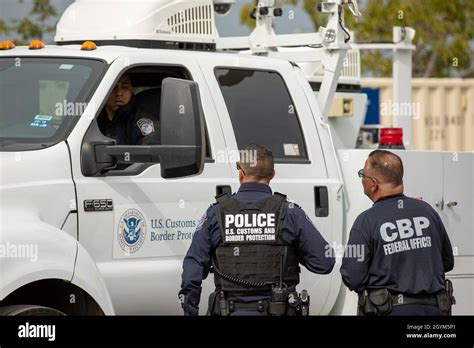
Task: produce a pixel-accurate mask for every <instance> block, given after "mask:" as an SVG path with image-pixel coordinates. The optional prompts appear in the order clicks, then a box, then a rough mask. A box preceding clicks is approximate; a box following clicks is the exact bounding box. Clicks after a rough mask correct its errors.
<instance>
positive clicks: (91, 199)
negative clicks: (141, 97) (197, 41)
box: [71, 50, 235, 315]
mask: <svg viewBox="0 0 474 348" xmlns="http://www.w3.org/2000/svg"><path fill="white" fill-rule="evenodd" d="M153 52H154V50H150V53H148V52H143V51H142V52H140V54H139V55H138V54H136V55H134V54H130V55H127V57H126V58H120V59H118V60H116V61H115V62H114V63H113V64H112V65H111V67H110V69H109V71H108V73H107V75H106V77H105V78H104V81H103V82H102V85H101V88H102V89H101V90H100V91H99V92H98V93H99V95H100V96H101V99H100V100H99V101H97V100H98V99H95V100H96V102H98V104H99V107H98V108H97V109H96V111H95V113H96V116H97V115H98V114H99V113H100V111H101V110H102V108H103V107H104V104H105V100H106V99H107V96H108V94H110V92H111V91H112V89H113V87H114V85H115V83H116V81H117V80H118V79H119V78H120V76H121V75H122V74H123V73H124V72H128V73H129V74H130V75H132V85H133V84H138V85H136V86H135V88H137V87H139V90H136V91H135V92H136V93H137V96H138V94H139V93H140V92H143V90H145V89H149V90H150V91H149V92H150V93H148V94H153V93H154V91H153V90H156V92H157V93H158V96H157V98H156V100H155V101H154V103H156V104H155V105H154V106H155V107H156V106H159V103H160V99H159V85H158V86H150V85H149V82H148V83H147V81H144V80H146V79H159V77H160V76H161V77H162V78H165V77H167V76H170V77H180V76H179V74H180V73H181V74H184V75H183V76H186V77H187V78H189V79H192V80H194V81H196V82H197V83H198V84H199V87H200V98H201V102H202V108H203V112H204V114H205V120H206V126H207V135H208V136H207V137H208V144H209V146H208V149H207V159H206V163H205V168H204V171H203V172H202V174H200V175H198V176H193V177H187V178H178V179H171V180H170V179H167V180H166V179H163V178H162V177H161V175H160V165H159V164H155V165H142V164H136V165H135V164H133V165H131V166H128V167H127V168H124V169H117V170H111V171H106V172H105V173H103V174H102V175H99V176H95V177H86V176H84V175H83V174H82V172H81V164H80V161H79V159H80V156H81V154H80V151H81V142H82V139H78V136H77V139H71V151H72V153H73V155H72V157H73V159H74V161H75V162H74V163H73V172H74V180H75V183H76V189H77V200H78V215H79V242H80V243H81V244H82V245H83V246H84V247H85V248H86V249H87V251H88V252H89V253H90V255H91V256H92V258H93V259H94V260H95V262H96V264H97V266H98V268H99V269H100V271H101V273H102V275H103V277H104V278H105V281H106V284H107V287H108V290H109V292H110V295H111V298H112V301H113V305H114V307H115V310H116V313H117V314H160V315H169V314H182V309H181V306H180V303H179V301H178V291H179V289H180V284H181V272H182V261H183V258H184V255H185V254H186V252H187V250H188V248H189V245H190V243H191V240H192V237H193V233H194V231H195V229H196V226H197V224H198V223H199V220H200V218H201V217H202V216H203V214H204V212H205V211H206V209H207V208H208V207H209V205H210V204H211V203H213V202H214V197H215V196H216V193H218V192H217V191H219V190H220V191H222V190H230V189H232V187H231V185H234V186H235V180H231V176H235V175H234V174H235V173H234V171H232V172H231V170H230V165H229V163H228V162H225V161H217V160H216V158H217V156H218V155H219V151H222V150H223V149H225V148H226V140H225V139H224V137H223V135H222V131H221V127H220V122H219V118H218V116H217V113H216V110H215V108H214V104H213V103H212V97H211V95H210V93H209V91H208V89H207V86H206V84H205V83H204V76H203V75H202V73H201V71H200V69H199V68H198V66H197V63H196V62H195V60H194V58H193V56H192V55H191V54H189V52H188V53H186V54H183V53H180V52H167V53H166V54H164V53H161V54H156V52H155V53H153ZM140 72H142V73H141V74H140ZM160 74H161V75H160ZM134 81H135V82H134ZM147 84H148V85H147ZM155 84H156V83H155ZM140 90H142V91H140ZM100 93H102V94H100ZM151 106H152V107H151V108H150V109H153V105H151ZM157 109H158V110H159V108H157ZM81 121H84V120H82V119H81ZM79 128H80V127H79ZM89 130H90V129H89ZM229 187H230V188H229ZM132 229H140V233H139V236H140V237H139V240H138V242H137V243H136V244H135V246H134V247H133V249H132V250H129V249H128V248H125V249H124V246H126V245H127V243H128V241H127V238H126V234H127V233H128V232H129V231H130V230H132ZM126 250H129V251H128V252H127V251H126ZM206 284H208V287H207V288H206V287H205V288H204V289H203V294H208V293H209V292H210V291H211V288H212V283H211V282H210V281H208V282H207V283H206ZM206 297H207V296H206V295H203V299H202V306H201V310H202V312H204V311H205V310H206V305H207V298H206Z"/></svg>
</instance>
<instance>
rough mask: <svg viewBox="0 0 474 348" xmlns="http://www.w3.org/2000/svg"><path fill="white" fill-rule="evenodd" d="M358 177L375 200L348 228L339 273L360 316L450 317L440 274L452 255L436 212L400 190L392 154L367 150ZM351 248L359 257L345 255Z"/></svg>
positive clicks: (399, 169) (448, 289) (399, 166)
mask: <svg viewBox="0 0 474 348" xmlns="http://www.w3.org/2000/svg"><path fill="white" fill-rule="evenodd" d="M358 175H359V177H360V178H361V179H362V186H363V187H364V193H365V194H366V195H367V196H368V197H369V198H370V199H371V200H372V201H373V202H374V204H373V206H372V207H371V208H370V209H368V210H366V211H365V212H363V213H362V214H360V215H359V216H358V217H357V219H356V221H355V222H354V225H353V226H352V229H351V232H350V237H349V242H348V247H347V248H346V253H345V255H344V258H343V261H342V267H341V275H342V279H343V281H344V283H345V284H346V286H347V287H348V288H349V289H350V290H354V291H356V292H357V293H358V294H359V308H358V313H359V315H450V314H451V306H452V304H454V303H455V301H454V297H453V290H452V284H451V282H450V281H449V280H445V272H449V271H450V270H452V269H453V267H454V256H453V250H452V247H451V243H450V241H449V237H448V234H447V232H446V230H445V228H444V225H443V223H442V221H441V218H440V217H439V215H438V213H437V212H436V211H435V210H434V209H433V208H432V207H431V206H430V205H429V204H428V203H426V202H423V201H421V200H418V199H413V198H409V197H406V196H405V195H404V194H403V180H402V179H403V163H402V160H401V159H400V157H399V156H397V155H396V154H394V153H391V152H389V151H384V150H375V151H373V152H371V153H370V155H369V157H368V159H367V160H366V162H365V165H364V168H363V169H361V170H360V171H359V172H358ZM353 246H359V247H362V250H363V258H361V257H360V255H358V256H357V257H354V255H350V253H348V252H349V251H350V250H356V249H357V248H353Z"/></svg>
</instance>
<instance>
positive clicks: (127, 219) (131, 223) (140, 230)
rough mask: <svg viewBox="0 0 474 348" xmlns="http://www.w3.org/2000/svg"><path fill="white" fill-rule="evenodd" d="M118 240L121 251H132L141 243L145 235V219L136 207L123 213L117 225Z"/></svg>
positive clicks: (138, 247)
mask: <svg viewBox="0 0 474 348" xmlns="http://www.w3.org/2000/svg"><path fill="white" fill-rule="evenodd" d="M117 237H118V242H119V244H120V247H121V248H122V250H123V251H125V252H127V253H134V252H136V251H137V250H138V249H140V247H141V246H142V245H143V242H145V237H146V221H145V217H144V216H143V214H142V213H141V212H140V211H139V210H138V209H128V210H127V211H126V212H125V213H123V215H122V217H121V218H120V221H119V226H118V234H117Z"/></svg>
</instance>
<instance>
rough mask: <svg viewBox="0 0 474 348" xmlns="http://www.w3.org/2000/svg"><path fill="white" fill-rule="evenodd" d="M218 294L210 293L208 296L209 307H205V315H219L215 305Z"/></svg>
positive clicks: (217, 307)
mask: <svg viewBox="0 0 474 348" xmlns="http://www.w3.org/2000/svg"><path fill="white" fill-rule="evenodd" d="M218 295H219V293H218V292H216V291H215V292H211V294H210V295H209V305H208V307H207V313H206V315H213V316H214V315H221V314H220V311H219V306H218V305H217V301H218V298H219V296H218Z"/></svg>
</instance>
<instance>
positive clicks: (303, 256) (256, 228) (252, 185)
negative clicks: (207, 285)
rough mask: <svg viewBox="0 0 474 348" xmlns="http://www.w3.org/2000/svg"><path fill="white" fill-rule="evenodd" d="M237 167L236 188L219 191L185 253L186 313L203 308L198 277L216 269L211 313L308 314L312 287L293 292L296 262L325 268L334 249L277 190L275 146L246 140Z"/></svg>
mask: <svg viewBox="0 0 474 348" xmlns="http://www.w3.org/2000/svg"><path fill="white" fill-rule="evenodd" d="M252 158H253V160H251V159H252ZM237 168H238V170H239V181H240V183H241V186H240V188H239V191H238V192H237V193H236V194H234V195H232V196H228V195H221V196H218V197H216V199H217V202H216V203H215V204H213V205H211V206H210V207H209V209H208V210H207V211H206V213H205V215H204V216H203V218H202V219H201V221H200V223H199V224H198V226H197V228H196V232H195V234H194V237H193V241H192V244H191V246H190V248H189V250H188V252H187V254H186V257H185V259H184V262H183V273H182V283H181V291H180V292H179V299H180V301H181V304H182V307H183V310H184V313H185V315H198V310H199V301H200V296H201V283H202V280H203V279H205V278H206V277H207V275H208V273H209V272H210V271H211V272H213V273H214V282H215V286H216V290H215V292H214V293H212V294H211V295H210V297H209V309H208V314H210V315H307V314H308V309H309V296H308V293H307V292H306V291H305V290H303V291H302V292H301V293H300V294H298V293H296V285H297V284H298V283H299V272H300V268H299V264H300V263H301V264H302V265H304V266H305V267H306V268H307V269H308V270H310V271H311V272H313V273H319V274H328V273H330V272H331V270H332V268H333V267H334V263H335V260H334V257H333V255H334V253H333V250H332V248H331V247H330V246H329V245H328V243H327V242H326V240H325V239H324V238H323V237H322V236H321V234H320V233H319V231H318V230H317V229H316V227H315V226H314V225H313V223H312V222H311V220H310V218H309V217H308V216H307V215H306V214H305V212H304V211H303V209H301V208H300V207H299V206H298V205H296V204H294V203H291V202H289V201H287V199H286V196H284V195H282V194H279V193H274V194H272V190H271V188H270V186H269V183H270V180H272V179H273V177H274V176H275V170H274V160H273V155H272V153H271V151H269V150H268V149H267V148H265V147H264V146H262V145H255V144H252V145H249V146H248V147H247V148H246V149H245V151H243V152H242V153H241V158H240V162H239V163H237Z"/></svg>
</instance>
